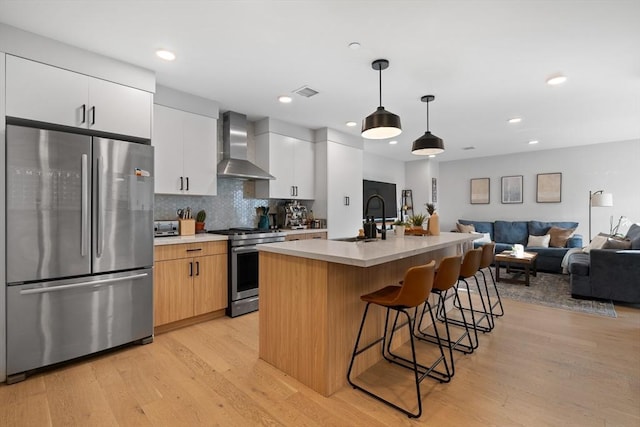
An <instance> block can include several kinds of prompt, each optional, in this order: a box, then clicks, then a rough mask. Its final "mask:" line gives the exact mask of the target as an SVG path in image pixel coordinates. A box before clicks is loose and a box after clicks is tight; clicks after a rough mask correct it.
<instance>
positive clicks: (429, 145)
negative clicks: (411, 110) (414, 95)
mask: <svg viewBox="0 0 640 427" xmlns="http://www.w3.org/2000/svg"><path fill="white" fill-rule="evenodd" d="M434 99H436V97H435V96H433V95H425V96H423V97H422V98H420V100H421V101H422V102H426V103H427V131H426V132H425V133H424V135H422V136H421V137H420V138H418V139H416V140H415V141H413V147H412V148H411V153H413V154H416V155H418V156H429V155H432V154H440V153H442V152H443V151H444V142H443V141H442V138H438V137H437V136H435V135H434V134H432V133H431V132H430V131H429V102H431V101H433V100H434Z"/></svg>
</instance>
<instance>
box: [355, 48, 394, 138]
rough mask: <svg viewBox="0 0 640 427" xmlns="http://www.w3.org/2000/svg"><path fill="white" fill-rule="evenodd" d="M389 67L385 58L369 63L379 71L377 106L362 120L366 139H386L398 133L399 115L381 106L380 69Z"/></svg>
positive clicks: (363, 134) (363, 135) (363, 133)
mask: <svg viewBox="0 0 640 427" xmlns="http://www.w3.org/2000/svg"><path fill="white" fill-rule="evenodd" d="M388 67H389V61H387V60H386V59H376V60H375V61H373V62H372V63H371V68H373V69H374V70H378V72H379V76H380V77H379V82H380V91H379V99H380V102H379V106H378V108H377V109H376V111H374V112H373V113H371V114H370V115H368V116H367V117H366V118H365V119H364V120H363V121H362V137H363V138H367V139H386V138H393V137H395V136H398V135H400V133H401V132H402V127H401V125H400V117H399V116H397V115H395V114H393V113H391V112H389V111H387V110H385V109H384V107H383V106H382V70H385V69H387V68H388Z"/></svg>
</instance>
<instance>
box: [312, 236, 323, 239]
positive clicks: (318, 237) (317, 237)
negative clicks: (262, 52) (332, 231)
mask: <svg viewBox="0 0 640 427" xmlns="http://www.w3.org/2000/svg"><path fill="white" fill-rule="evenodd" d="M312 239H322V237H320V236H316V237H312Z"/></svg>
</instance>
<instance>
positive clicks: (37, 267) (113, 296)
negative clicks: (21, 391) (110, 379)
mask: <svg viewBox="0 0 640 427" xmlns="http://www.w3.org/2000/svg"><path fill="white" fill-rule="evenodd" d="M6 138H7V145H6V150H7V151H6V162H7V168H6V174H7V177H6V186H7V187H6V197H7V203H6V209H7V215H6V216H7V233H6V236H7V272H6V275H7V382H16V381H19V380H21V379H23V378H24V376H25V372H26V371H29V370H31V369H34V368H39V367H42V366H47V365H51V364H55V363H58V362H63V361H67V360H70V359H73V358H76V357H79V356H84V355H87V354H91V353H94V352H97V351H101V350H105V349H108V348H112V347H115V346H119V345H122V344H126V343H130V342H133V341H137V340H141V342H150V341H151V340H152V339H153V338H152V336H153V270H152V266H153V191H154V190H153V147H151V145H148V144H144V143H134V142H127V141H119V140H115V139H107V138H99V137H95V136H90V135H83V134H76V133H68V132H63V131H59V130H47V129H40V128H35V127H29V126H25V125H23V124H20V125H16V124H10V125H8V126H7V132H6Z"/></svg>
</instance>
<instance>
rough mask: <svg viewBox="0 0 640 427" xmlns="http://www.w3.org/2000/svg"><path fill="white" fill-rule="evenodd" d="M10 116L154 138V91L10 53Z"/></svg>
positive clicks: (8, 91) (8, 74)
mask: <svg viewBox="0 0 640 427" xmlns="http://www.w3.org/2000/svg"><path fill="white" fill-rule="evenodd" d="M6 90H7V101H6V102H7V104H6V106H7V113H6V114H7V116H11V117H17V118H22V119H29V120H37V121H41V122H46V123H54V124H59V125H64V126H71V127H79V128H83V129H93V130H97V131H102V132H109V133H114V134H119V135H127V136H134V137H139V138H146V139H149V138H151V105H152V94H151V93H149V92H146V91H143V90H140V89H135V88H131V87H128V86H123V85H119V84H116V83H112V82H108V81H106V80H101V79H97V78H94V77H90V76H86V75H84V74H79V73H74V72H72V71H67V70H63V69H61V68H57V67H52V66H49V65H46V64H42V63H39V62H34V61H30V60H27V59H23V58H18V57H15V56H11V55H7V89H6Z"/></svg>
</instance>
